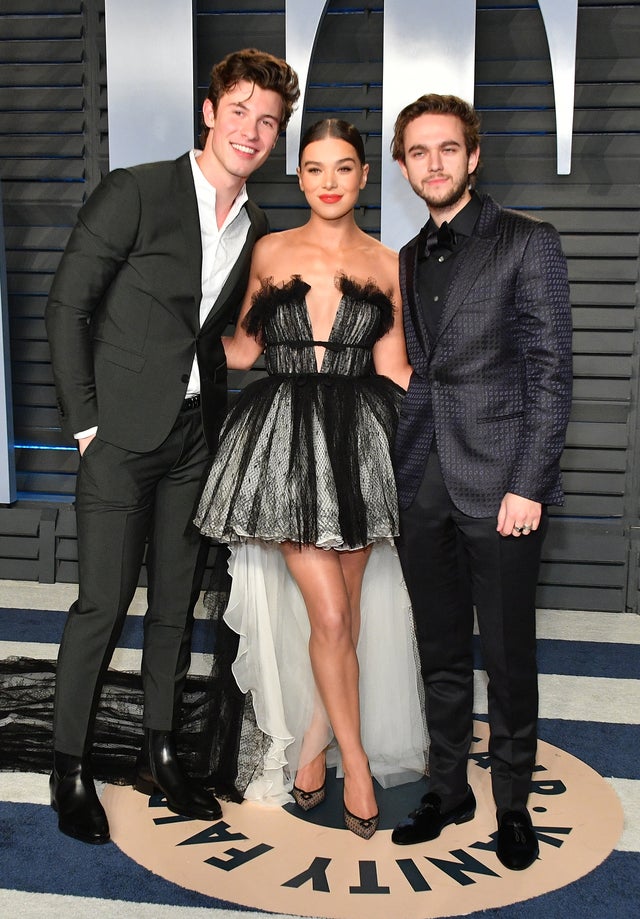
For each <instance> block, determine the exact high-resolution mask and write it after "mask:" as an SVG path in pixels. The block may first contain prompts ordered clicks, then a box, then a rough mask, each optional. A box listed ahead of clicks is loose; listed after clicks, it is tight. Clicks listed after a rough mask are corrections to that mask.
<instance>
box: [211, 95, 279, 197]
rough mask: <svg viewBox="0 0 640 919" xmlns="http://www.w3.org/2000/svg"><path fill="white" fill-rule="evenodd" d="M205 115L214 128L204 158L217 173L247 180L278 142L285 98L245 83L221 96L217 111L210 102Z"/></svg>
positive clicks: (229, 177) (230, 177)
mask: <svg viewBox="0 0 640 919" xmlns="http://www.w3.org/2000/svg"><path fill="white" fill-rule="evenodd" d="M202 113H203V116H204V120H205V124H206V125H207V126H208V127H209V128H210V130H209V133H208V135H207V140H206V145H205V149H204V152H203V155H204V156H205V157H206V158H207V160H208V161H209V162H210V164H211V168H212V170H213V172H214V174H216V175H219V174H220V173H221V172H222V174H223V177H225V176H226V178H228V179H238V180H241V181H244V180H245V179H246V178H248V176H250V175H251V173H252V172H254V171H255V170H256V169H258V168H259V167H260V166H261V165H262V164H263V163H264V161H265V160H266V159H267V157H268V156H269V154H270V153H271V151H272V150H273V148H274V146H275V144H276V141H277V140H278V133H279V125H280V119H281V118H282V99H281V97H280V95H279V94H278V93H276V92H274V91H273V90H271V89H262V87H260V86H257V85H256V84H254V83H250V82H249V81H247V80H241V81H240V82H239V83H238V84H237V85H236V86H234V87H233V89H231V90H230V91H229V92H228V93H224V94H223V95H222V96H221V97H220V99H219V101H218V107H217V110H216V111H215V112H214V110H213V105H212V103H211V101H210V100H209V99H207V100H206V101H205V103H204V105H203V107H202Z"/></svg>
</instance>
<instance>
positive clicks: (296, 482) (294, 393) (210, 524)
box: [196, 276, 402, 549]
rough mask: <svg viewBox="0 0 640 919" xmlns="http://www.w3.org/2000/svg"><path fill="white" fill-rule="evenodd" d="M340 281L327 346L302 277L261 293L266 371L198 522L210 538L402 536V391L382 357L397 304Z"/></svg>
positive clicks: (237, 422) (236, 425)
mask: <svg viewBox="0 0 640 919" xmlns="http://www.w3.org/2000/svg"><path fill="white" fill-rule="evenodd" d="M337 284H338V286H339V288H340V291H341V293H342V297H341V299H340V303H339V306H338V310H337V313H336V316H335V320H334V323H333V328H332V329H331V333H330V335H329V339H328V341H327V342H315V341H314V339H313V332H312V328H311V322H310V318H309V313H308V310H307V304H306V294H307V292H308V291H309V289H310V288H309V285H308V284H306V283H305V282H304V281H303V280H302V278H300V277H299V276H294V277H293V278H291V280H290V281H288V282H287V283H286V284H284V285H281V286H276V285H274V284H273V283H272V282H271V281H267V282H265V284H264V285H263V286H262V288H261V289H260V290H259V291H258V292H257V293H256V295H255V296H254V299H253V304H252V307H251V309H250V310H249V312H248V314H247V316H246V319H245V322H246V328H247V331H248V332H250V333H251V334H252V335H255V336H256V337H257V338H259V340H260V341H262V343H263V344H264V347H265V364H266V368H267V372H268V376H267V377H266V378H263V379H260V380H257V381H256V382H255V383H253V384H251V385H249V386H248V387H246V389H245V390H244V391H243V392H242V394H241V395H240V397H239V399H238V400H237V402H236V403H235V405H234V407H233V408H232V410H231V412H230V414H229V416H228V418H227V421H226V424H225V426H224V429H223V432H222V435H221V438H220V445H219V448H218V453H217V456H216V459H215V460H214V463H213V466H212V469H211V472H210V475H209V478H208V481H207V484H206V486H205V489H204V493H203V496H202V500H201V503H200V507H199V509H198V513H197V517H196V524H197V525H198V526H199V527H200V528H201V530H202V532H203V533H206V534H207V535H208V536H211V537H214V538H215V539H218V540H220V541H222V542H227V543H232V542H234V541H236V540H241V539H243V538H260V539H264V540H274V541H278V542H281V541H285V540H290V541H293V542H298V543H299V544H304V545H309V544H311V545H318V546H322V547H326V548H340V549H342V548H344V549H354V548H359V547H361V546H364V545H367V544H369V543H371V542H373V541H375V540H377V539H385V538H387V539H388V538H392V537H393V536H395V535H396V533H397V527H398V511H397V501H396V492H395V482H394V478H393V470H392V467H391V460H390V444H391V441H392V438H393V436H394V432H395V427H396V423H397V416H398V408H399V403H400V399H401V397H402V390H401V389H400V388H399V387H398V386H396V385H395V384H394V383H393V382H392V381H391V380H389V379H387V378H386V377H382V376H379V375H377V374H376V373H375V372H374V367H373V359H372V348H373V346H374V345H375V343H376V341H378V339H379V338H380V337H381V336H382V335H384V334H385V333H386V332H387V331H388V330H389V328H390V327H391V325H392V323H393V304H392V303H391V301H390V300H389V297H388V296H387V295H386V294H384V293H382V291H380V290H379V289H378V288H377V287H376V286H375V284H373V283H372V282H368V283H367V284H365V285H361V284H359V283H357V282H355V281H353V280H351V279H349V278H347V277H344V276H341V277H340V278H338V280H337ZM317 345H322V346H324V355H323V358H322V364H321V366H320V367H318V365H317V356H316V346H317Z"/></svg>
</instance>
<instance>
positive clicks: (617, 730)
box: [538, 718, 640, 779]
mask: <svg viewBox="0 0 640 919" xmlns="http://www.w3.org/2000/svg"><path fill="white" fill-rule="evenodd" d="M538 736H539V737H540V739H541V740H544V741H546V742H547V743H551V744H553V745H554V746H556V747H560V749H562V750H566V751H567V753H571V755H572V756H575V757H577V758H578V759H580V760H582V762H583V763H587V764H588V765H589V766H591V768H592V769H595V771H596V772H598V773H599V774H600V775H602V776H604V777H605V778H606V777H614V778H617V779H640V756H639V755H638V751H639V750H640V727H638V725H636V724H607V723H606V722H598V721H562V720H559V719H555V718H541V719H540V722H539V727H538Z"/></svg>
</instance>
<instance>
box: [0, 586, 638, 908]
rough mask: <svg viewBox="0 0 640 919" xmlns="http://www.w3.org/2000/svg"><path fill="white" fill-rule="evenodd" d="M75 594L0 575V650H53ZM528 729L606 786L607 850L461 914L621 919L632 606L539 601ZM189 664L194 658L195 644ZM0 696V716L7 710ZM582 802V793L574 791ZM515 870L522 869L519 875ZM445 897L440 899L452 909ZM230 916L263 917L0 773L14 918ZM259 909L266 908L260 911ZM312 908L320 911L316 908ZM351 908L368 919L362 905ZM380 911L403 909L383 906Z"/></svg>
mask: <svg viewBox="0 0 640 919" xmlns="http://www.w3.org/2000/svg"><path fill="white" fill-rule="evenodd" d="M74 598H75V588H74V587H73V586H71V585H53V586H45V585H37V584H23V583H19V582H7V581H4V582H0V658H7V657H10V656H14V655H24V656H29V657H39V658H44V659H54V658H55V654H56V649H57V644H58V641H59V638H60V635H61V631H62V626H63V622H64V615H63V611H64V610H66V609H67V607H68V606H69V604H70V603H71V602H72V600H73V599H74ZM143 611H144V597H143V596H142V595H141V596H139V598H138V599H137V602H136V604H135V607H134V609H133V610H132V612H133V614H134V615H133V616H131V618H130V623H129V625H128V627H127V629H126V631H125V634H124V635H123V639H122V641H121V647H120V648H119V649H118V651H117V652H116V657H115V658H114V665H115V666H117V667H118V668H120V669H127V670H128V669H135V667H136V666H137V664H138V663H139V656H140V655H139V644H140V618H139V617H140V614H141V613H142V612H143ZM539 635H540V642H539V664H540V713H541V721H540V738H541V740H543V741H545V742H546V743H548V744H552V745H553V746H554V747H558V748H560V749H561V750H564V751H567V752H568V753H570V754H572V755H573V756H575V757H577V758H578V759H579V760H582V761H583V762H585V763H587V764H588V765H589V766H591V767H592V768H593V769H594V770H596V772H598V773H599V774H600V775H601V776H603V777H604V778H605V779H606V780H607V782H609V783H610V784H611V786H612V787H613V788H614V790H615V792H616V794H617V795H618V797H619V799H620V801H621V802H622V806H623V808H624V813H625V826H624V830H623V833H622V835H621V837H620V839H619V840H618V842H617V843H616V846H615V849H614V851H613V852H612V853H611V855H609V856H608V857H607V858H606V859H605V861H604V862H603V863H602V864H600V865H599V866H598V867H597V868H596V869H595V870H593V871H591V872H590V873H588V874H587V875H586V876H584V877H581V878H580V879H579V880H577V881H575V882H573V883H570V884H568V885H567V886H563V887H560V888H559V889H557V890H553V891H552V892H550V893H545V894H542V895H540V896H533V897H529V898H528V899H523V900H522V901H521V902H516V903H513V905H511V906H504V907H502V908H491V909H485V910H483V911H475V912H473V911H472V912H469V911H468V910H467V911H466V915H470V916H478V917H479V916H482V917H487V919H489V917H491V919H493V917H497V919H543V917H544V919H555V917H562V919H574V917H575V919H578V917H579V919H609V917H615V919H631V917H634V919H635V917H636V916H637V915H638V914H639V911H640V906H639V904H640V727H639V725H640V617H634V616H629V615H614V614H604V613H603V614H596V613H579V612H572V611H544V610H543V611H541V612H540V614H539ZM197 642H198V639H197V637H196V654H195V655H194V665H193V670H194V672H199V671H201V670H203V669H206V660H205V659H204V657H203V655H202V654H201V653H200V652H199V651H198V650H197V649H198V643H197ZM2 703H3V700H2V698H1V695H0V743H2V733H1V731H2V726H3V724H4V723H5V719H8V718H10V716H11V713H10V712H9V711H7V709H6V706H5V705H4V704H2ZM476 711H477V716H478V718H479V720H483V718H484V717H485V715H486V684H485V679H484V674H483V673H482V671H481V670H480V669H478V671H477V675H476ZM580 806H583V807H584V808H585V809H587V810H588V809H589V807H590V802H589V800H584V801H583V802H580ZM525 880H526V879H525V878H523V879H522V882H523V883H524V881H525ZM454 909H455V902H454V903H452V910H454ZM205 910H206V915H207V917H213V916H215V917H220V919H235V917H239V916H241V915H242V916H245V915H247V913H249V914H250V915H251V916H255V917H260V916H266V915H267V914H266V913H261V912H256V911H255V910H247V909H246V908H244V907H242V906H238V905H235V904H233V903H228V902H225V901H224V900H218V899H216V898H215V897H211V896H206V895H204V894H201V893H197V892H196V891H194V890H189V889H187V888H185V887H182V886H178V885H177V884H174V883H172V882H170V881H168V880H166V879H165V878H164V877H160V876H159V875H158V874H154V873H152V872H151V871H149V870H147V869H146V868H144V867H142V866H141V865H139V864H138V863H137V862H135V861H133V860H132V859H130V858H129V857H128V856H126V855H125V854H124V853H123V851H121V850H120V849H119V848H118V847H117V846H116V845H108V846H100V847H89V846H84V845H82V844H81V843H78V842H76V841H74V840H71V839H69V838H67V837H65V836H62V835H61V834H59V833H58V831H57V828H56V819H55V815H54V814H53V812H52V810H51V809H50V807H49V806H48V792H47V777H46V776H45V775H42V774H33V773H0V911H1V915H3V916H12V917H13V916H16V917H20V919H44V917H58V916H60V917H62V916H64V917H65V919H80V917H82V919H85V917H91V919H94V917H95V919H103V917H104V919H107V917H108V919H115V917H121V916H122V917H127V919H138V917H140V919H142V917H145V919H146V917H149V919H151V917H153V919H165V917H166V919H194V917H204V916H205V912H204V911H205ZM452 910H447V914H448V915H453V914H454V913H453V912H452ZM270 915H273V913H271V914H270ZM317 915H320V913H317ZM356 915H358V916H362V919H368V917H367V912H366V907H364V906H362V908H361V911H359V912H357V913H356ZM389 919H405V917H404V916H403V915H401V914H396V913H392V912H390V913H389Z"/></svg>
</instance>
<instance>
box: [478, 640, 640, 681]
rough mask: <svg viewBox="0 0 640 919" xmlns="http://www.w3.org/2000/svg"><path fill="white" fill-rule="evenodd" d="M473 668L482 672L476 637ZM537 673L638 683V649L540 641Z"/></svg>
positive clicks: (594, 643) (613, 643) (623, 646)
mask: <svg viewBox="0 0 640 919" xmlns="http://www.w3.org/2000/svg"><path fill="white" fill-rule="evenodd" d="M474 666H475V667H476V669H477V670H483V669H484V667H483V664H482V654H481V651H480V638H479V637H478V636H476V637H475V639H474ZM538 670H539V671H540V673H562V674H565V675H566V676H589V677H608V678H610V679H617V680H625V679H626V680H637V679H640V648H638V646H637V645H631V644H617V643H615V642H611V643H609V642H595V641H579V640H577V639H576V640H575V641H563V640H560V639H553V638H539V639H538Z"/></svg>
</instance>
